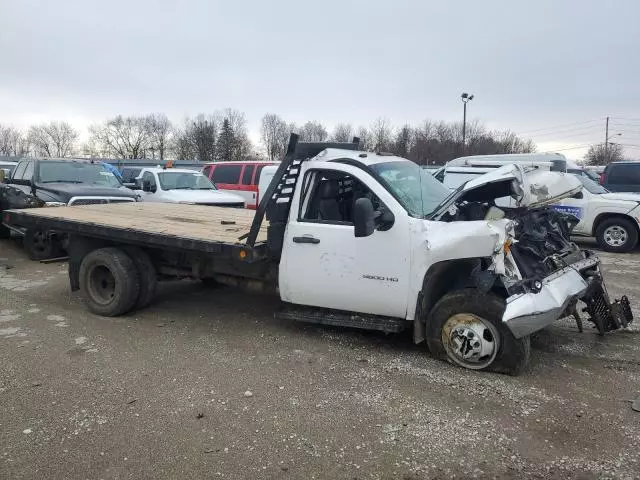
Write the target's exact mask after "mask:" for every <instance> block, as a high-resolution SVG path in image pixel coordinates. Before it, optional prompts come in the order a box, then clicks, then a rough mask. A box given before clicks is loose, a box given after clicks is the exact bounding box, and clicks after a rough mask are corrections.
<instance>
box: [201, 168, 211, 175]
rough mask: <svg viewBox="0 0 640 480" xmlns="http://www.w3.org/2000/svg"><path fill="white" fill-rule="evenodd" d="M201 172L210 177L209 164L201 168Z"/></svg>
mask: <svg viewBox="0 0 640 480" xmlns="http://www.w3.org/2000/svg"><path fill="white" fill-rule="evenodd" d="M202 174H203V175H204V176H205V177H207V178H209V177H211V165H207V166H206V167H204V168H203V169H202Z"/></svg>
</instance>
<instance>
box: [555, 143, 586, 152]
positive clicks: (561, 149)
mask: <svg viewBox="0 0 640 480" xmlns="http://www.w3.org/2000/svg"><path fill="white" fill-rule="evenodd" d="M591 145H593V144H592V143H585V144H583V145H575V146H573V147H565V148H554V149H553V151H554V152H564V151H565V150H575V149H577V148H588V147H590V146H591Z"/></svg>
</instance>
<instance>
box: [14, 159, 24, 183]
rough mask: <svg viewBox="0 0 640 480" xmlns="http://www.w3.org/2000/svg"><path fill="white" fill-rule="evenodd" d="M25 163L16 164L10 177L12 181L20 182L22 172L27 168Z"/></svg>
mask: <svg viewBox="0 0 640 480" xmlns="http://www.w3.org/2000/svg"><path fill="white" fill-rule="evenodd" d="M27 163H28V162H26V161H22V162H20V163H18V166H17V167H16V169H15V170H14V171H13V176H12V177H11V179H12V180H22V177H23V175H24V171H25V170H26V168H27Z"/></svg>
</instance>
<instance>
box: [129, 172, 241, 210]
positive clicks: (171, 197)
mask: <svg viewBox="0 0 640 480" xmlns="http://www.w3.org/2000/svg"><path fill="white" fill-rule="evenodd" d="M134 189H140V190H141V200H142V201H143V202H160V203H182V204H191V205H217V206H220V207H236V208H244V207H245V200H244V198H242V197H241V196H239V195H235V194H233V193H228V192H221V191H220V190H218V189H217V188H216V186H215V185H214V184H213V183H211V180H209V179H208V178H207V177H205V176H204V175H203V174H202V173H200V172H197V171H193V170H189V169H186V168H161V167H151V168H143V169H142V170H140V173H139V175H138V177H137V178H136V182H135V184H134Z"/></svg>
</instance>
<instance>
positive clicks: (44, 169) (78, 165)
mask: <svg viewBox="0 0 640 480" xmlns="http://www.w3.org/2000/svg"><path fill="white" fill-rule="evenodd" d="M37 178H38V181H39V182H40V183H85V184H89V185H101V186H103V187H109V188H119V187H121V186H122V184H121V183H120V181H119V180H118V179H117V178H116V176H115V175H114V174H113V173H111V172H108V171H107V170H105V169H104V167H103V166H102V165H100V164H99V163H83V162H57V161H55V160H42V161H40V162H38V177H37Z"/></svg>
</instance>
